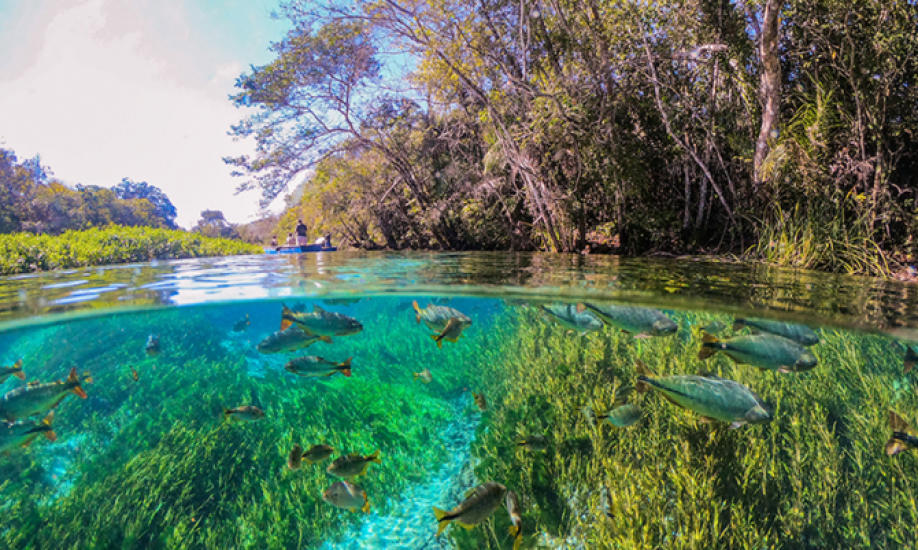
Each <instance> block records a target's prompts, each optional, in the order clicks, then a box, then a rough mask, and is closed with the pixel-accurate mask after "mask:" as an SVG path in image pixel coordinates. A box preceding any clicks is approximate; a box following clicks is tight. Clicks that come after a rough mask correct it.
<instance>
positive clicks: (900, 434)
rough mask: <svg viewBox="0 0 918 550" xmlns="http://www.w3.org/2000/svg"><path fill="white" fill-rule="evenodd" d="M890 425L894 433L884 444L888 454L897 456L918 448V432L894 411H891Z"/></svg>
mask: <svg viewBox="0 0 918 550" xmlns="http://www.w3.org/2000/svg"><path fill="white" fill-rule="evenodd" d="M889 427H890V428H891V429H892V432H893V433H892V436H890V438H889V441H887V442H886V445H885V446H884V448H885V450H886V455H887V456H896V455H897V454H899V453H901V452H902V451H907V450H909V449H918V432H916V431H915V430H913V429H912V427H911V426H909V425H908V422H906V421H905V420H903V419H902V417H901V416H899V415H898V414H896V413H895V412H893V411H889Z"/></svg>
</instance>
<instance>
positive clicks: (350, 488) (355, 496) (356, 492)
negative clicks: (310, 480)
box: [322, 480, 370, 513]
mask: <svg viewBox="0 0 918 550" xmlns="http://www.w3.org/2000/svg"><path fill="white" fill-rule="evenodd" d="M322 500H324V501H325V502H327V503H329V504H331V505H332V506H336V507H338V508H344V509H345V510H350V511H351V512H357V511H358V510H359V511H361V512H365V513H369V512H370V499H369V498H367V492H366V491H364V490H363V489H361V488H360V487H358V486H356V485H354V484H353V483H350V482H349V481H346V480H345V481H338V482H336V483H334V484H332V486H331V487H329V488H328V489H325V492H324V493H322Z"/></svg>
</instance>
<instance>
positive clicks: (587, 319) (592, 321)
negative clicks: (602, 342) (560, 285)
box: [542, 304, 604, 336]
mask: <svg viewBox="0 0 918 550" xmlns="http://www.w3.org/2000/svg"><path fill="white" fill-rule="evenodd" d="M542 315H543V316H545V317H547V318H548V319H550V320H552V321H554V322H556V323H558V324H560V325H561V326H564V327H567V328H569V329H571V330H573V331H574V332H577V333H579V334H580V335H581V336H583V335H584V334H586V333H588V332H599V331H601V330H602V327H603V326H604V325H603V323H602V319H600V318H599V317H597V316H596V314H595V313H593V312H592V311H589V310H584V311H577V306H576V305H574V304H562V305H544V306H542Z"/></svg>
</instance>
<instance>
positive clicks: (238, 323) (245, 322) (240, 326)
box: [233, 313, 249, 332]
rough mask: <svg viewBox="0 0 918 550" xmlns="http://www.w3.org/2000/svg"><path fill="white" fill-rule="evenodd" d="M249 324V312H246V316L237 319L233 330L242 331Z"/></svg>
mask: <svg viewBox="0 0 918 550" xmlns="http://www.w3.org/2000/svg"><path fill="white" fill-rule="evenodd" d="M248 326H249V314H248V313H246V314H245V317H244V318H242V319H240V320H238V321H236V323H235V324H233V332H242V331H244V330H245V329H246V327H248Z"/></svg>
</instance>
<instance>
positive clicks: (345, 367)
mask: <svg viewBox="0 0 918 550" xmlns="http://www.w3.org/2000/svg"><path fill="white" fill-rule="evenodd" d="M351 359H353V357H348V358H347V359H345V360H344V361H342V362H341V363H335V362H334V361H329V360H328V359H322V358H321V357H315V356H312V355H310V356H308V357H298V358H296V359H293V360H291V361H288V362H287V364H286V365H284V370H286V371H287V372H289V373H291V374H295V375H297V376H303V377H306V378H323V377H324V378H327V377H330V376H334V375H336V374H343V375H344V376H346V377H350V376H351Z"/></svg>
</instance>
